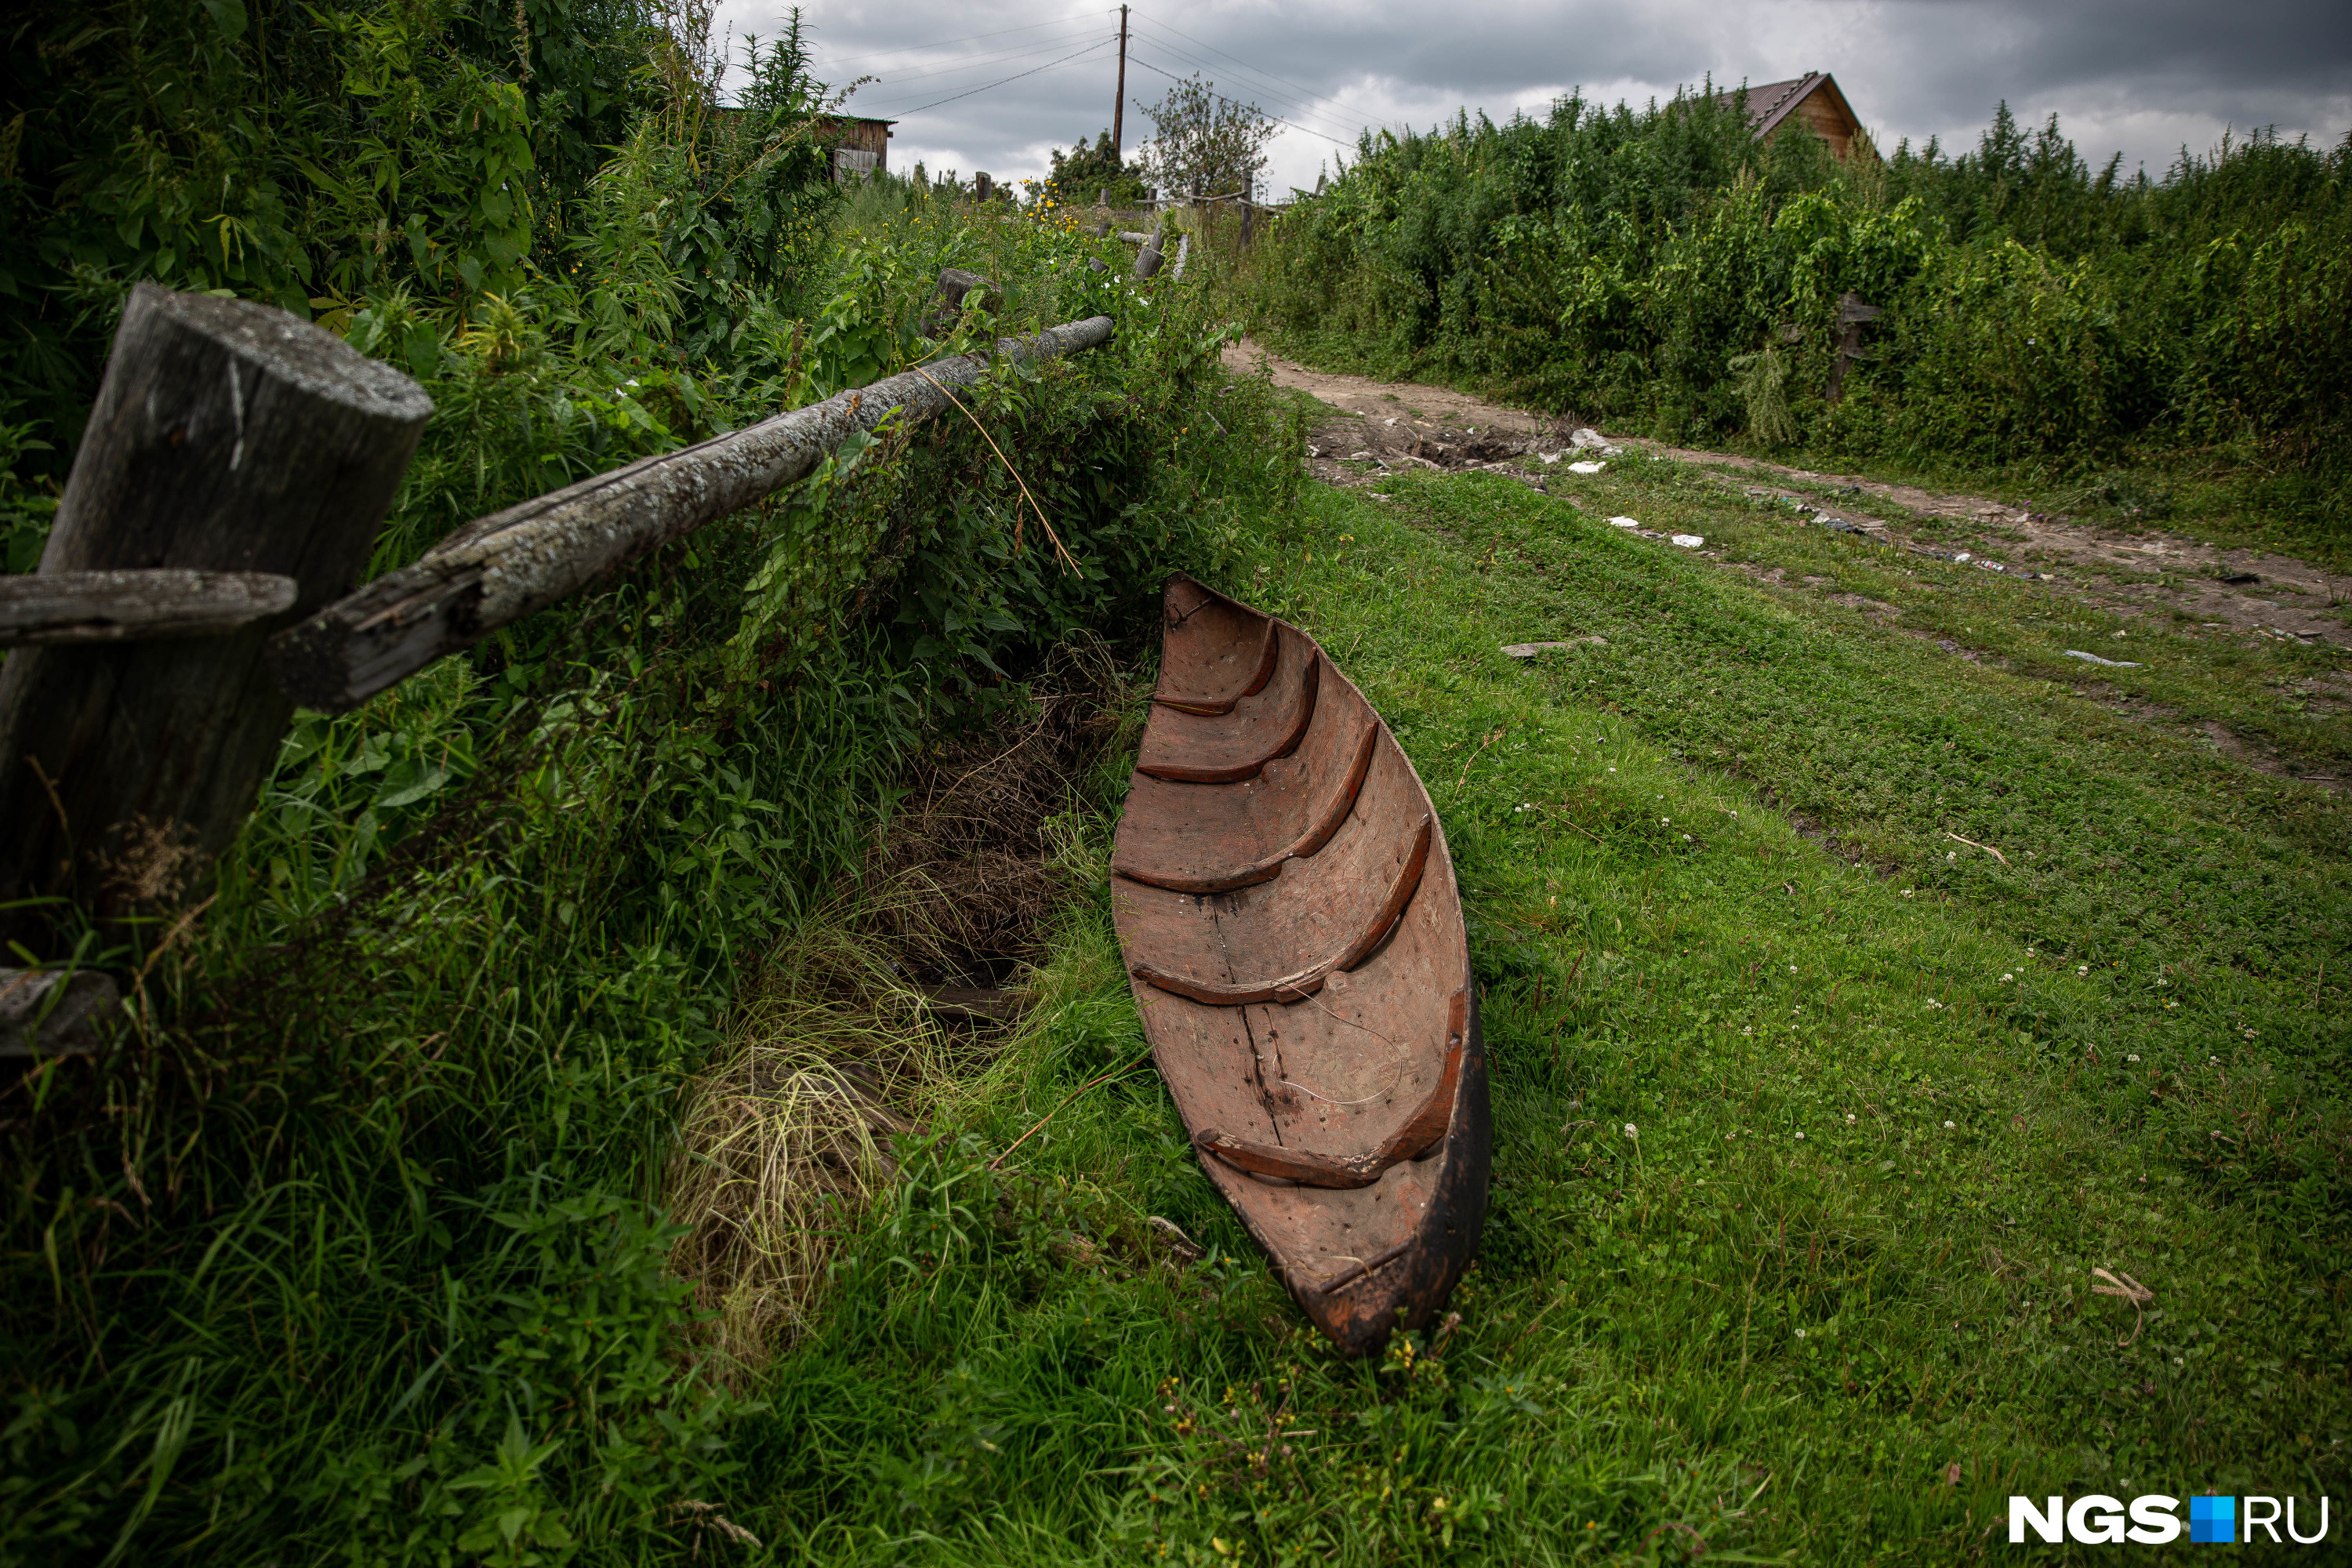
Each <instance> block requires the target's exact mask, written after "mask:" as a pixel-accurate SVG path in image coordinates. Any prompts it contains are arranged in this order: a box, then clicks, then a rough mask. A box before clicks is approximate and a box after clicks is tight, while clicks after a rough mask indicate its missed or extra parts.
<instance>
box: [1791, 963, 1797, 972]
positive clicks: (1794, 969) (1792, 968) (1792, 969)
mask: <svg viewBox="0 0 2352 1568" xmlns="http://www.w3.org/2000/svg"><path fill="white" fill-rule="evenodd" d="M1789 973H1791V974H1794V973H1797V966H1796V965H1795V964H1793V963H1792V964H1790V965H1789Z"/></svg>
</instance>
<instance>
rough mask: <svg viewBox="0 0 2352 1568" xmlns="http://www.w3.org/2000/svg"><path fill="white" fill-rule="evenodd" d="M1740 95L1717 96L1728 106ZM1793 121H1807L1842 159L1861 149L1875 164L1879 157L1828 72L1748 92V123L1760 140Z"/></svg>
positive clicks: (1868, 136) (1770, 136)
mask: <svg viewBox="0 0 2352 1568" xmlns="http://www.w3.org/2000/svg"><path fill="white" fill-rule="evenodd" d="M1736 96H1737V95H1736V94H1734V93H1728V92H1719V93H1717V94H1716V98H1717V100H1718V101H1720V102H1723V103H1729V102H1730V101H1731V100H1732V99H1733V98H1734V97H1736ZM1791 120H1801V121H1804V122H1805V124H1806V125H1807V126H1808V127H1809V128H1811V131H1812V132H1813V134H1814V135H1816V136H1818V137H1820V138H1821V139H1822V141H1824V142H1828V143H1829V144H1830V151H1831V152H1832V153H1836V154H1837V155H1838V156H1839V157H1841V158H1847V157H1851V156H1853V153H1854V151H1855V150H1856V149H1857V148H1859V149H1860V150H1861V151H1862V152H1864V153H1867V154H1868V155H1869V156H1870V157H1871V159H1872V160H1873V161H1875V160H1876V159H1877V157H1878V149H1877V148H1876V147H1875V146H1874V145H1872V143H1871V140H1870V133H1869V132H1866V131H1864V130H1863V128H1862V121H1861V120H1860V119H1858V118H1857V117H1856V116H1855V114H1854V112H1853V105H1852V104H1850V103H1848V102H1846V100H1845V94H1844V93H1843V92H1840V91H1839V90H1838V84H1837V79H1836V78H1835V77H1833V76H1832V75H1830V73H1829V72H1827V71H1808V72H1807V73H1806V74H1805V75H1803V76H1801V77H1798V78H1795V79H1793V80H1790V81H1769V82H1766V83H1764V84H1763V85H1762V86H1760V87H1750V88H1749V89H1748V123H1749V124H1751V125H1753V126H1754V127H1755V128H1756V139H1757V140H1758V141H1759V142H1769V141H1770V140H1771V138H1772V135H1773V133H1774V132H1778V131H1779V130H1780V127H1782V126H1783V125H1786V124H1788V123H1789V122H1790V121H1791Z"/></svg>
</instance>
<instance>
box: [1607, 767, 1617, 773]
mask: <svg viewBox="0 0 2352 1568" xmlns="http://www.w3.org/2000/svg"><path fill="white" fill-rule="evenodd" d="M1609 771H1610V772H1611V773H1615V772H1616V771H1617V770H1616V769H1615V768H1611V769H1610V770H1609Z"/></svg>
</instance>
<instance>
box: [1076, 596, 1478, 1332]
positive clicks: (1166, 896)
mask: <svg viewBox="0 0 2352 1568" xmlns="http://www.w3.org/2000/svg"><path fill="white" fill-rule="evenodd" d="M1165 606H1166V608H1165V619H1164V635H1165V645H1164V648H1163V653H1162V658H1161V677H1160V690H1159V691H1158V692H1157V693H1156V694H1155V700H1154V703H1153V706H1152V708H1151V710H1150V718H1149V719H1148V721H1147V722H1146V728H1145V731H1144V737H1143V742H1142V745H1141V749H1140V754H1139V758H1138V762H1137V771H1136V773H1135V776H1134V778H1133V779H1132V780H1131V781H1130V784H1129V796H1128V804H1127V809H1126V813H1125V815H1124V816H1123V818H1122V820H1121V821H1120V824H1119V827H1118V837H1117V840H1116V842H1115V844H1114V847H1113V852H1112V860H1111V868H1112V883H1111V885H1112V893H1113V898H1112V904H1113V911H1114V916H1115V919H1116V920H1117V922H1118V932H1119V942H1120V945H1121V949H1122V951H1123V952H1124V953H1125V954H1126V958H1127V963H1128V968H1129V974H1130V976H1131V981H1132V984H1133V986H1134V990H1135V996H1136V1001H1137V1004H1138V1005H1139V1007H1140V1009H1141V1010H1142V1014H1143V1019H1144V1028H1145V1032H1146V1034H1147V1035H1148V1036H1149V1037H1150V1040H1151V1046H1152V1051H1153V1056H1154V1058H1155V1059H1156V1060H1157V1061H1158V1063H1159V1065H1160V1072H1161V1074H1162V1076H1163V1077H1164V1078H1165V1079H1166V1080H1167V1083H1168V1087H1169V1091H1170V1093H1171V1095H1172V1096H1173V1097H1174V1099H1175V1100H1176V1105H1177V1110H1178V1111H1179V1113H1180V1114H1181V1116H1182V1118H1183V1120H1184V1123H1185V1126H1186V1128H1187V1130H1188V1131H1189V1132H1190V1133H1191V1136H1192V1142H1193V1146H1194V1148H1195V1150H1196V1152H1198V1154H1199V1157H1200V1158H1201V1160H1202V1168H1203V1170H1204V1171H1205V1173H1207V1174H1208V1176H1209V1179H1210V1180H1211V1181H1212V1182H1213V1184H1215V1185H1216V1186H1217V1188H1218V1190H1219V1191H1220V1192H1221V1193H1223V1194H1224V1196H1225V1198H1226V1200H1227V1201H1228V1202H1230V1203H1231V1204H1232V1205H1234V1209H1235V1211H1236V1212H1237V1213H1239V1214H1240V1215H1241V1217H1242V1219H1243V1221H1244V1224H1245V1225H1247V1226H1248V1227H1249V1229H1250V1232H1251V1234H1252V1235H1253V1236H1254V1237H1255V1238H1256V1239H1257V1241H1258V1243H1259V1244H1260V1245H1261V1246H1262V1247H1265V1250H1266V1252H1267V1254H1268V1256H1269V1257H1270V1258H1272V1259H1273V1260H1274V1262H1275V1265H1276V1268H1278V1269H1279V1270H1280V1272H1281V1275H1282V1278H1283V1279H1284V1280H1285V1282H1286V1284H1287V1285H1288V1286H1289V1288H1290V1291H1291V1294H1292V1296H1293V1298H1294V1299H1295V1300H1297V1302H1298V1304H1299V1306H1300V1307H1301V1309H1302V1310H1305V1311H1306V1312H1307V1315H1308V1317H1309V1318H1310V1319H1311V1320H1312V1321H1314V1322H1315V1324H1316V1325H1317V1327H1318V1328H1319V1329H1320V1330H1321V1331H1323V1332H1324V1333H1325V1334H1326V1335H1328V1337H1329V1338H1330V1339H1331V1340H1332V1342H1334V1343H1335V1344H1337V1345H1339V1347H1340V1349H1342V1350H1343V1351H1345V1352H1349V1353H1350V1354H1369V1353H1371V1352H1375V1351H1377V1350H1378V1349H1379V1348H1380V1347H1381V1344H1383V1343H1384V1342H1386V1340H1387V1338H1388V1335H1389V1334H1390V1333H1391V1331H1394V1330H1395V1329H1396V1328H1397V1327H1398V1326H1399V1325H1400V1324H1402V1326H1404V1327H1407V1328H1412V1327H1417V1326H1419V1325H1421V1324H1423V1323H1425V1322H1427V1321H1429V1320H1430V1318H1431V1317H1432V1316H1433V1314H1434V1313H1435V1312H1436V1311H1437V1310H1439V1308H1440V1307H1441V1306H1442V1304H1443V1302H1444V1298H1445V1296H1446V1293H1447V1292H1448V1291H1449V1290H1450V1289H1452V1287H1453V1285H1454V1281H1455V1280H1456V1279H1458V1278H1459V1277H1460V1275H1461V1272H1462V1269H1463V1268H1465V1266H1466V1265H1467V1263H1468V1261H1469V1258H1470V1255H1471V1253H1472V1251H1473V1249H1474V1248H1475V1246H1476V1242H1477V1237H1478V1232H1479V1229H1480V1226H1481V1225H1482V1224H1483V1221H1484V1218H1485V1214H1486V1167H1487V1160H1488V1151H1489V1146H1490V1142H1491V1139H1490V1134H1489V1131H1488V1124H1487V1108H1486V1058H1485V1048H1484V1045H1483V1042H1482V1039H1481V1037H1480V1034H1479V1029H1478V1008H1477V1000H1476V992H1475V987H1474V985H1473V984H1472V982H1471V977H1470V971H1469V954H1468V949H1467V945H1466V942H1465V936H1464V929H1463V921H1462V905H1461V894H1460V889H1458V887H1457V886H1456V884H1455V882H1454V867H1453V861H1452V858H1451V857H1450V856H1449V855H1448V854H1447V853H1446V849H1445V836H1444V829H1443V827H1442V826H1440V825H1439V824H1438V821H1437V818H1436V813H1435V811H1434V810H1433V808H1432V806H1431V805H1430V801H1429V795H1428V792H1427V791H1426V790H1425V789H1423V787H1422V784H1421V780H1420V779H1419V778H1418V777H1417V776H1416V775H1415V774H1414V773H1413V771H1412V763H1410V762H1408V761H1407V760H1406V758H1405V755H1404V752H1402V749H1401V748H1399V746H1398V745H1397V743H1396V741H1395V738H1394V737H1393V736H1391V735H1390V734H1389V732H1388V731H1387V729H1386V727H1385V726H1384V725H1382V724H1381V721H1380V718H1379V715H1378V714H1377V713H1375V712H1374V711H1373V710H1372V709H1371V706H1370V704H1369V703H1367V702H1366V701H1365V700H1364V699H1363V696H1362V694H1361V693H1360V692H1359V691H1358V690H1357V689H1356V688H1355V687H1354V686H1353V685H1352V684H1351V683H1350V682H1349V680H1348V679H1346V678H1345V677H1344V676H1342V675H1341V674H1340V673H1339V671H1338V670H1337V669H1336V668H1332V666H1331V665H1330V662H1329V660H1328V658H1325V657H1324V655H1323V653H1322V651H1321V650H1320V649H1319V648H1318V647H1316V646H1315V643H1314V640H1313V639H1312V638H1310V637H1307V635H1306V634H1305V633H1304V632H1301V631H1299V630H1298V629H1297V627H1295V626H1288V625H1286V624H1284V623H1282V622H1280V621H1276V620H1274V619H1272V618H1270V617H1267V616H1261V615H1259V614H1258V613H1257V612H1255V611H1254V610H1251V609H1249V608H1247V607H1246V606H1244V605H1240V604H1237V603H1235V602H1234V601H1233V600H1231V599H1228V598H1225V597H1223V595H1218V594H1215V593H1213V592H1212V591H1211V590H1209V589H1207V588H1205V587H1203V586H1202V584H1198V583H1195V582H1193V581H1192V579H1191V578H1189V577H1181V576H1179V577H1176V578H1173V579H1171V581H1170V583H1169V585H1168V589H1167V594H1166V598H1165ZM1220 704H1222V705H1223V707H1222V709H1220V707H1219V705H1220Z"/></svg>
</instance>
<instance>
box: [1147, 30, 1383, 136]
mask: <svg viewBox="0 0 2352 1568" xmlns="http://www.w3.org/2000/svg"><path fill="white" fill-rule="evenodd" d="M1127 58H1129V60H1132V61H1133V62H1134V63H1135V64H1137V65H1139V66H1141V67H1142V68H1144V69H1145V70H1148V71H1159V72H1160V75H1161V76H1164V77H1166V78H1167V79H1169V80H1170V81H1176V82H1181V81H1182V80H1183V78H1182V77H1181V76H1178V75H1177V74H1176V73H1175V72H1174V71H1171V70H1167V69H1163V68H1160V67H1159V66H1156V65H1153V64H1152V63H1151V62H1150V60H1147V59H1145V58H1143V57H1142V56H1141V55H1139V54H1137V53H1136V52H1135V44H1134V41H1133V40H1132V39H1130V40H1129V43H1128V55H1127ZM1259 112H1260V113H1265V110H1259ZM1266 118H1267V119H1268V120H1271V121H1274V122H1275V123H1276V125H1286V126H1288V127H1289V128H1290V129H1291V130H1293V131H1302V132H1306V133H1307V135H1309V136H1320V137H1322V138H1323V140H1324V141H1326V142H1329V143H1331V145H1333V146H1334V147H1345V148H1348V149H1349V150H1350V151H1353V150H1354V148H1355V145H1356V144H1355V143H1354V142H1342V141H1340V140H1339V138H1338V137H1337V136H1332V135H1329V134H1327V133H1326V132H1321V131H1318V130H1316V129H1315V127H1313V126H1312V125H1301V124H1299V123H1298V122H1297V121H1295V120H1285V119H1284V118H1283V117H1282V116H1280V115H1279V114H1267V115H1266Z"/></svg>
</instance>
